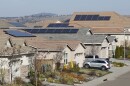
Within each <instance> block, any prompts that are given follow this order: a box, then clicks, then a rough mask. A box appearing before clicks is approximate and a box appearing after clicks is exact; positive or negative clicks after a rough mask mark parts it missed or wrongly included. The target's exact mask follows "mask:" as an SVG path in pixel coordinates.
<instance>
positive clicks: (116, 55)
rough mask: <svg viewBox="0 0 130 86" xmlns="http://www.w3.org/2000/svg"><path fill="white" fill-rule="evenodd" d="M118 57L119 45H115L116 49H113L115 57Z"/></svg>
mask: <svg viewBox="0 0 130 86" xmlns="http://www.w3.org/2000/svg"><path fill="white" fill-rule="evenodd" d="M119 57H120V50H119V46H116V50H115V58H119Z"/></svg>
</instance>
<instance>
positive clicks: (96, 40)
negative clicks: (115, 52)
mask: <svg viewBox="0 0 130 86" xmlns="http://www.w3.org/2000/svg"><path fill="white" fill-rule="evenodd" d="M82 42H83V44H84V45H85V47H86V56H93V55H95V56H96V55H97V56H98V57H99V58H108V57H109V56H108V54H109V50H108V49H109V41H108V39H107V36H97V35H91V36H86V37H85V38H84V39H82Z"/></svg>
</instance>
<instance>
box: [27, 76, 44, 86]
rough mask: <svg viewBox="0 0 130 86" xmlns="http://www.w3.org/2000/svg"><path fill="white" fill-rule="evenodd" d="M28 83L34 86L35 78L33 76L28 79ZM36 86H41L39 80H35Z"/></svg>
mask: <svg viewBox="0 0 130 86" xmlns="http://www.w3.org/2000/svg"><path fill="white" fill-rule="evenodd" d="M30 83H31V84H32V85H34V86H36V80H35V78H31V79H30ZM37 86H42V82H41V81H40V80H37Z"/></svg>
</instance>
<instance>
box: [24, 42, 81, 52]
mask: <svg viewBox="0 0 130 86" xmlns="http://www.w3.org/2000/svg"><path fill="white" fill-rule="evenodd" d="M79 44H80V41H75V40H74V41H72V40H67V41H65V40H64V41H61V40H44V41H35V40H31V41H30V40H28V41H27V45H31V46H33V47H35V48H38V50H43V51H62V50H63V49H64V48H65V47H67V46H68V47H69V48H70V49H71V50H75V49H76V48H77V46H78V45H79Z"/></svg>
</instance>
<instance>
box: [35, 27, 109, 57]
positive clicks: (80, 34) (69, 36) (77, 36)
mask: <svg viewBox="0 0 130 86" xmlns="http://www.w3.org/2000/svg"><path fill="white" fill-rule="evenodd" d="M55 28H58V27H55ZM55 28H54V27H53V29H55ZM60 28H61V27H60ZM70 28H73V27H69V29H70ZM49 29H51V30H53V29H52V28H48V30H49ZM61 29H62V28H61ZM61 29H60V30H61ZM69 29H67V30H69ZM77 30H78V31H77V33H60V34H58V33H47V32H46V33H43V34H42V33H40V31H39V33H35V35H36V36H38V37H43V38H45V39H49V40H55V41H56V40H78V41H81V42H82V43H83V44H84V45H85V44H86V47H87V46H91V47H92V46H93V42H95V43H96V42H97V43H96V45H98V46H100V48H101V47H102V49H100V50H99V53H98V55H99V57H101V58H108V51H107V50H108V47H109V45H108V42H109V41H107V38H106V36H100V35H93V32H92V31H91V30H90V29H87V28H80V29H77ZM104 39H105V40H104ZM90 41H91V43H90ZM105 41H106V44H105ZM104 46H105V47H104ZM103 48H105V49H103ZM87 49H88V51H90V48H87ZM87 49H86V52H87ZM101 52H102V53H101ZM103 52H104V53H103ZM87 54H88V52H87ZM101 54H102V55H101ZM103 54H104V55H103ZM105 55H106V56H105Z"/></svg>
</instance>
